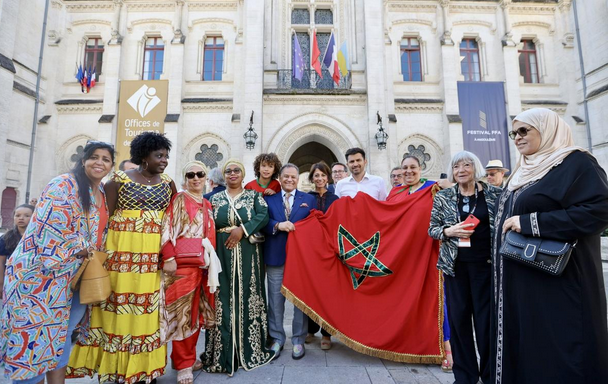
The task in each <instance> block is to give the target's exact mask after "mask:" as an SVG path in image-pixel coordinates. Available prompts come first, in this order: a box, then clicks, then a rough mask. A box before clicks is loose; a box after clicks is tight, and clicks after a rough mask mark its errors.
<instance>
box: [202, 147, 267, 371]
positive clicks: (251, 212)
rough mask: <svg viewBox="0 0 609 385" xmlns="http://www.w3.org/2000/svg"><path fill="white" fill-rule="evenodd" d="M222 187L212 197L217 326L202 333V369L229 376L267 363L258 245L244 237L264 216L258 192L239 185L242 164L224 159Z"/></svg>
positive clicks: (265, 217) (260, 223) (263, 300)
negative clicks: (217, 262) (217, 284)
mask: <svg viewBox="0 0 609 385" xmlns="http://www.w3.org/2000/svg"><path fill="white" fill-rule="evenodd" d="M223 172H224V178H225V180H226V190H225V191H222V192H220V193H218V194H215V195H213V196H212V197H211V204H212V207H213V213H214V222H215V223H216V232H217V233H216V236H217V238H216V249H217V254H218V258H220V263H221V264H222V272H221V273H220V274H219V277H218V278H219V282H220V289H219V290H218V291H216V296H215V303H216V320H217V325H216V327H214V328H212V329H209V330H207V331H206V334H205V353H203V354H202V355H201V361H202V362H203V365H204V366H203V370H205V371H207V372H213V373H217V372H224V373H228V374H229V375H230V376H232V375H233V373H234V372H235V370H236V369H237V368H238V367H239V366H242V367H243V368H244V369H245V370H252V369H255V368H257V367H260V366H263V365H266V364H268V363H269V362H271V360H272V359H273V356H274V353H273V351H272V350H270V349H267V347H266V338H267V333H268V331H267V329H268V321H267V311H266V294H265V293H266V290H265V286H264V262H263V258H262V248H261V247H260V246H259V245H258V244H251V243H250V242H249V241H248V237H249V236H250V235H252V234H254V233H256V232H257V231H259V230H260V229H261V228H262V227H264V225H266V223H267V222H268V220H269V215H268V207H267V205H266V202H265V201H264V199H263V198H262V195H261V194H260V193H258V192H256V191H254V190H245V189H243V187H242V183H243V178H244V176H245V167H243V164H242V163H241V162H239V161H237V160H233V159H231V160H229V161H227V163H226V164H225V165H224V167H223Z"/></svg>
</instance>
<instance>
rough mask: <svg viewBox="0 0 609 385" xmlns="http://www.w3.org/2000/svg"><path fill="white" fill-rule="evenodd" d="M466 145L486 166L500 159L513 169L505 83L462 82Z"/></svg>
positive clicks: (459, 86) (462, 113) (459, 84)
mask: <svg viewBox="0 0 609 385" xmlns="http://www.w3.org/2000/svg"><path fill="white" fill-rule="evenodd" d="M457 87H458V91H459V115H461V119H462V120H463V147H464V149H465V150H467V151H470V152H473V153H474V154H476V155H477V156H478V158H480V161H481V162H482V165H483V166H485V165H486V164H487V163H488V161H489V160H492V159H499V160H501V161H502V162H503V166H504V167H505V168H508V169H509V168H510V150H509V143H508V140H509V138H508V121H507V113H506V108H505V95H504V93H503V83H502V82H458V83H457Z"/></svg>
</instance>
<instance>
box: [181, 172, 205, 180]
mask: <svg viewBox="0 0 609 385" xmlns="http://www.w3.org/2000/svg"><path fill="white" fill-rule="evenodd" d="M184 175H185V176H186V178H188V179H194V177H195V176H196V177H197V178H199V179H203V178H205V173H204V172H203V171H197V172H194V171H189V172H187V173H186V174H184Z"/></svg>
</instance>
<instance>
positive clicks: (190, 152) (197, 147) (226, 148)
mask: <svg viewBox="0 0 609 385" xmlns="http://www.w3.org/2000/svg"><path fill="white" fill-rule="evenodd" d="M205 148H206V149H207V151H206V154H209V151H210V150H212V151H214V150H215V153H216V154H217V155H220V156H221V158H219V157H218V156H217V155H216V163H217V165H216V166H210V165H209V164H207V163H206V162H205V161H204V160H201V161H202V162H203V163H205V164H206V165H207V166H209V167H217V166H222V161H225V160H227V159H229V158H230V155H231V150H230V145H229V144H228V143H227V142H226V141H225V140H224V139H222V138H221V137H220V136H218V135H216V134H212V133H209V132H206V133H204V134H201V135H199V136H197V137H195V138H193V139H190V140H188V139H186V140H185V141H184V145H183V147H182V152H181V154H180V160H181V165H180V169H181V167H183V165H185V164H186V163H188V162H190V161H191V160H195V159H197V160H198V158H197V156H198V154H201V153H202V152H203V150H204V149H205ZM200 157H201V156H199V158H200ZM210 159H211V158H210Z"/></svg>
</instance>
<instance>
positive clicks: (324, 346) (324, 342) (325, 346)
mask: <svg viewBox="0 0 609 385" xmlns="http://www.w3.org/2000/svg"><path fill="white" fill-rule="evenodd" d="M331 347H332V340H331V339H330V337H325V336H324V337H321V350H330V348H331Z"/></svg>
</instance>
